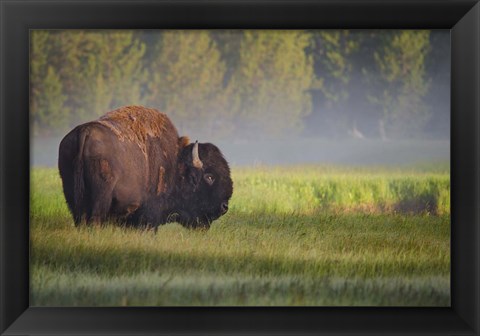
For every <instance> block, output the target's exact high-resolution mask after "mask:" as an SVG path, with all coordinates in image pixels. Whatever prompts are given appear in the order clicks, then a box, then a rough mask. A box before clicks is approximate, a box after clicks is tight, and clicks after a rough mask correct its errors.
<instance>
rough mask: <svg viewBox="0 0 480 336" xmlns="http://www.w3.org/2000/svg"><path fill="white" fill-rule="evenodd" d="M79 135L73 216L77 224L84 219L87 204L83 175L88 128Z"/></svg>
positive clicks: (74, 177) (74, 172)
mask: <svg viewBox="0 0 480 336" xmlns="http://www.w3.org/2000/svg"><path fill="white" fill-rule="evenodd" d="M79 133H80V134H79V135H78V152H77V153H78V154H77V156H76V157H75V159H74V164H73V167H74V168H73V169H74V170H73V204H74V206H73V207H74V209H73V216H74V220H75V224H77V225H78V224H79V223H80V221H81V220H82V214H83V209H84V205H85V199H84V197H85V179H84V177H83V147H84V145H85V138H86V137H87V135H88V132H87V130H85V129H82V130H81V131H80V132H79Z"/></svg>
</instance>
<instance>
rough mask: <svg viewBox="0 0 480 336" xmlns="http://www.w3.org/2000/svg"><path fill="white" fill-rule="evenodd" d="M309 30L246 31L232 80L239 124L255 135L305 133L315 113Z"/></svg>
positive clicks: (232, 92)
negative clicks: (306, 122)
mask: <svg viewBox="0 0 480 336" xmlns="http://www.w3.org/2000/svg"><path fill="white" fill-rule="evenodd" d="M310 43H311V35H310V34H309V33H307V32H305V31H282V32H279V31H255V30H246V31H244V36H243V39H242V41H241V44H240V51H239V53H240V55H239V61H238V65H237V68H236V69H235V72H234V73H233V75H232V78H231V80H230V82H229V89H230V90H231V91H230V92H231V94H232V102H233V106H232V108H233V109H234V111H235V118H236V120H237V122H236V124H237V125H241V127H242V129H243V130H244V131H247V132H250V133H251V134H255V135H257V136H258V135H259V134H264V135H266V136H278V135H281V134H283V133H284V132H299V131H300V130H301V129H302V127H303V118H304V117H305V116H306V115H308V114H309V113H310V112H311V96H310V92H309V89H310V86H311V84H312V80H313V62H312V59H311V57H308V56H307V55H306V54H305V49H306V48H307V47H309V45H310Z"/></svg>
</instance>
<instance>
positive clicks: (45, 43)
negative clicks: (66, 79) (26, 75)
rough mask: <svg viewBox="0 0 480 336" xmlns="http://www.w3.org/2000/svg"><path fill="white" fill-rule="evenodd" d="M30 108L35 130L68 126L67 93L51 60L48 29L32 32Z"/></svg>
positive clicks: (53, 130) (54, 130)
mask: <svg viewBox="0 0 480 336" xmlns="http://www.w3.org/2000/svg"><path fill="white" fill-rule="evenodd" d="M31 50H32V51H31V55H30V56H31V67H30V69H31V72H30V90H31V91H30V111H31V115H32V120H33V131H34V134H42V135H48V134H53V133H58V132H59V131H60V130H62V129H64V128H65V127H66V126H67V118H68V113H67V112H68V111H67V109H66V107H65V106H64V103H65V101H66V97H65V95H64V94H63V86H62V83H61V81H60V77H59V76H58V74H57V73H56V71H55V69H54V68H53V67H52V66H51V65H49V63H48V53H49V50H50V41H49V33H48V31H45V30H38V31H34V32H33V33H32V49H31Z"/></svg>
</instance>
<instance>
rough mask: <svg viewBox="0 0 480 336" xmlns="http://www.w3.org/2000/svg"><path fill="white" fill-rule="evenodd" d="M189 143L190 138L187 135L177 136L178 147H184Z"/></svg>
mask: <svg viewBox="0 0 480 336" xmlns="http://www.w3.org/2000/svg"><path fill="white" fill-rule="evenodd" d="M189 144H190V139H189V137H187V136H182V137H180V138H178V147H180V150H181V149H182V148H184V147H187V146H188V145H189Z"/></svg>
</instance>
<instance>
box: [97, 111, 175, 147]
mask: <svg viewBox="0 0 480 336" xmlns="http://www.w3.org/2000/svg"><path fill="white" fill-rule="evenodd" d="M96 122H98V123H99V124H102V125H103V126H105V127H107V128H109V129H110V130H111V131H112V132H113V133H114V134H115V135H116V136H117V138H118V139H119V140H120V141H130V142H133V143H136V144H137V145H138V146H139V147H140V149H141V150H142V152H143V153H144V155H146V154H147V149H146V146H147V140H148V138H149V137H150V138H159V137H162V136H165V135H166V132H167V131H170V132H171V131H173V132H174V134H175V135H176V136H177V137H178V133H177V130H176V129H175V126H173V124H172V122H171V121H170V119H169V118H168V117H167V115H166V114H164V113H161V112H159V111H158V110H156V109H153V108H148V107H144V106H124V107H120V108H118V109H116V110H113V111H110V112H108V113H106V114H105V115H103V116H102V117H100V118H99V119H98V120H97V121H96Z"/></svg>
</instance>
